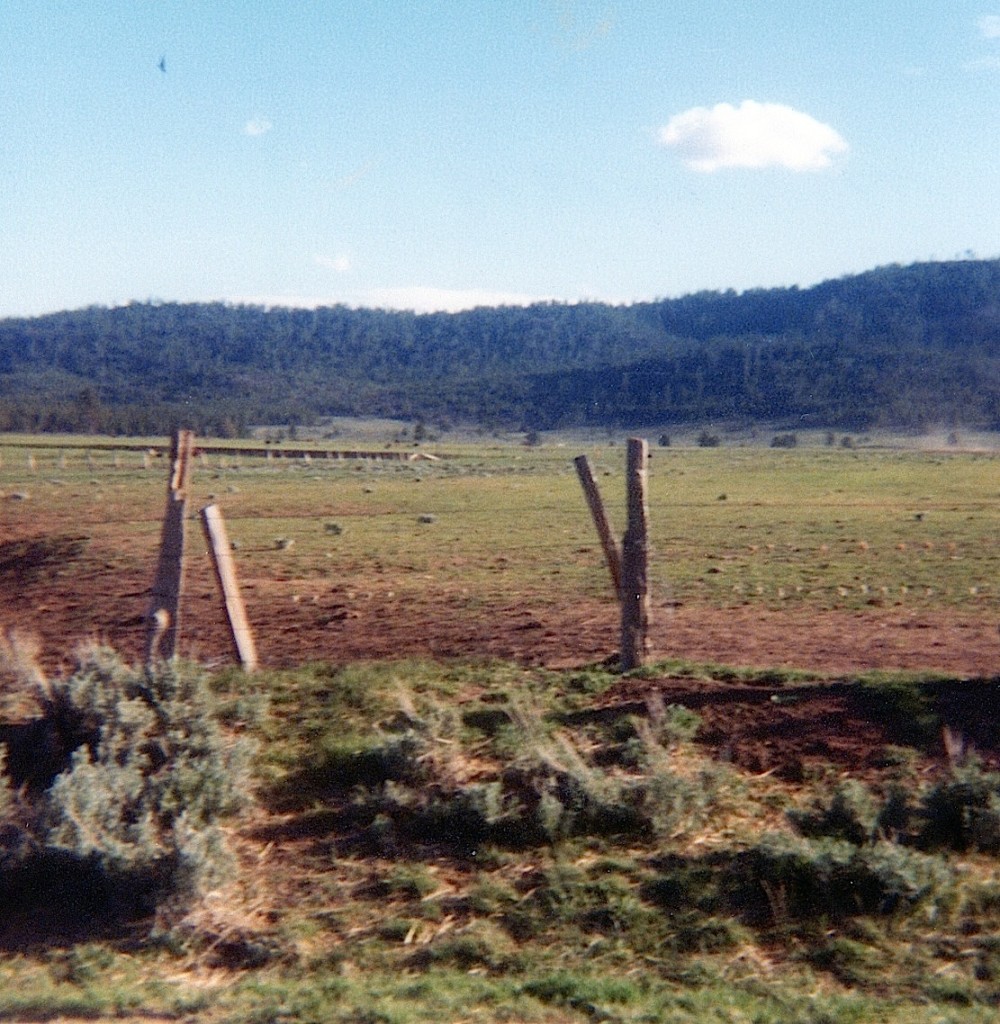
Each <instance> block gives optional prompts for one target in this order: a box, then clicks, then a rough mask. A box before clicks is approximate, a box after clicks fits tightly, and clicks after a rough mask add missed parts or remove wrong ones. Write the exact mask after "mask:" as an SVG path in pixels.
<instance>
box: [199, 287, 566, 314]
mask: <svg viewBox="0 0 1000 1024" xmlns="http://www.w3.org/2000/svg"><path fill="white" fill-rule="evenodd" d="M204 301H221V302H231V303H234V304H237V305H249V306H266V307H269V308H273V307H283V308H292V309H316V308H318V307H320V306H337V305H344V306H352V307H355V308H367V309H405V310H412V311H413V312H415V313H458V312H460V311H461V310H464V309H475V308H476V307H477V306H530V305H531V304H532V303H535V302H550V301H554V300H553V297H552V296H544V295H525V294H523V293H517V292H491V291H486V290H485V289H484V290H481V291H480V290H477V289H470V290H458V289H450V288H429V287H423V286H419V285H418V286H414V287H409V288H405V287H404V288H372V289H370V290H368V291H364V292H352V293H344V294H341V295H302V294H294V293H290V292H285V293H280V294H274V293H272V294H266V293H258V294H256V295H231V296H228V297H227V298H225V299H217V300H216V299H211V300H210V299H206V300H204ZM560 301H565V300H560Z"/></svg>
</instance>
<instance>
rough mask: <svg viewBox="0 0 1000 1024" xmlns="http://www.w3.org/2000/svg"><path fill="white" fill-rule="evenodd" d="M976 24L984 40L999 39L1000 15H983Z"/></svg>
mask: <svg viewBox="0 0 1000 1024" xmlns="http://www.w3.org/2000/svg"><path fill="white" fill-rule="evenodd" d="M977 24H978V25H979V34H980V35H981V36H982V37H983V38H984V39H1000V14H984V15H983V16H982V17H981V18H980V19H979V21H978V22H977Z"/></svg>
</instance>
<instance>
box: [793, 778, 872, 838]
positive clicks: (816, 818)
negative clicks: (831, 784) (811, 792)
mask: <svg viewBox="0 0 1000 1024" xmlns="http://www.w3.org/2000/svg"><path fill="white" fill-rule="evenodd" d="M788 817H789V818H790V819H791V821H792V823H793V824H794V825H795V827H796V829H798V831H799V832H800V833H801V834H802V835H804V836H808V837H810V838H817V837H820V836H826V837H828V838H830V839H843V840H846V841H847V842H849V843H854V844H856V845H861V844H864V843H870V842H872V841H873V840H874V838H875V834H876V832H877V830H878V826H879V812H878V807H877V805H876V802H875V798H874V797H873V796H872V794H871V792H870V790H869V789H868V787H867V786H865V785H864V783H862V782H858V781H857V780H856V779H845V780H844V781H842V782H841V783H839V785H838V786H837V787H836V789H835V790H834V791H833V796H832V798H831V800H830V802H829V804H826V805H824V804H822V803H817V804H816V806H815V807H814V808H813V809H811V810H808V811H800V810H792V811H789V812H788Z"/></svg>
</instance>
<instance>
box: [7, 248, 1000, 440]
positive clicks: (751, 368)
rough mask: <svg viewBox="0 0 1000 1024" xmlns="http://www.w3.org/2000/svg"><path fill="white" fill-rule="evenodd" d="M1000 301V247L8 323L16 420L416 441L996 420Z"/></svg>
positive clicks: (48, 427)
mask: <svg viewBox="0 0 1000 1024" xmlns="http://www.w3.org/2000/svg"><path fill="white" fill-rule="evenodd" d="M998 300H1000V261H995V260H991V261H977V260H962V261H955V262H951V263H925V264H917V265H913V266H909V267H899V266H893V267H883V268H880V269H878V270H874V271H871V272H869V273H866V274H861V275H858V276H855V277H849V278H843V279H841V280H838V281H827V282H824V283H823V284H820V285H817V286H815V287H813V288H809V289H802V290H800V289H798V288H790V289H771V290H755V291H748V292H744V293H743V294H740V295H738V294H736V293H735V292H724V293H719V292H703V293H700V294H698V295H689V296H686V297H683V298H680V299H673V300H662V301H657V302H648V303H636V304H634V305H631V306H619V307H610V306H606V305H602V304H599V303H579V304H574V305H563V304H558V303H539V304H537V305H534V306H530V307H526V308H515V307H506V308H499V309H488V308H481V309H476V310H470V311H467V312H463V313H456V314H446V313H433V314H424V315H418V314H415V313H410V312H391V311H386V310H372V309H348V308H346V307H343V306H333V307H328V308H324V309H315V310H302V309H263V308H259V307H252V306H227V305H224V304H221V303H211V304H201V305H182V304H177V303H132V304H130V305H128V306H123V307H117V308H113V309H107V308H101V307H90V308H88V309H83V310H77V311H73V312H62V313H56V314H52V315H48V316H43V317H37V318H33V319H7V320H3V321H0V384H2V387H0V394H2V395H3V398H2V399H0V430H13V431H87V432H94V431H99V432H106V433H119V434H123V433H128V434H152V433H159V434H162V433H167V432H169V431H170V430H172V429H173V428H175V427H176V426H178V425H180V424H184V425H187V426H191V427H193V428H194V429H195V430H197V431H198V432H199V433H202V434H214V435H217V436H223V437H231V436H236V435H240V434H242V433H244V432H246V430H247V429H248V425H249V424H252V423H284V424H290V425H292V426H294V427H298V426H306V425H309V424H310V423H312V422H314V421H315V420H316V418H317V417H320V416H326V415H392V416H396V417H399V418H403V419H407V420H411V421H416V426H415V427H414V429H413V438H414V440H415V441H417V442H418V443H419V442H420V441H421V440H422V439H425V438H426V437H427V428H426V426H425V423H426V422H431V423H443V422H454V421H457V420H462V421H477V422H479V423H482V424H484V425H487V426H494V425H505V426H508V427H515V428H518V429H521V430H523V431H525V432H527V433H528V434H529V436H533V437H534V436H537V433H538V432H539V431H542V430H547V429H550V428H555V427H565V426H577V425H603V426H620V425H625V424H635V423H640V422H645V423H651V422H656V423H661V424H667V423H676V422H700V423H710V422H721V421H728V420H734V419H740V420H744V421H745V420H766V421H771V422H780V421H785V422H788V423H792V422H794V423H795V424H796V425H799V424H802V425H816V424H823V425H828V426H833V427H839V428H841V429H846V430H860V429H867V428H868V427H870V426H873V425H877V424H892V425H901V426H908V427H913V428H920V427H922V426H925V425H928V424H932V423H949V424H952V423H963V424H968V425H970V426H971V425H975V426H980V427H987V428H993V429H997V428H1000V350H998V342H997V337H998V335H997V331H996V320H995V315H994V310H995V309H996V308H997V304H998ZM664 436H667V435H664ZM708 436H709V437H714V436H716V435H708ZM783 436H785V437H786V438H787V437H792V436H794V435H783ZM849 440H850V439H849V438H845V441H847V442H849Z"/></svg>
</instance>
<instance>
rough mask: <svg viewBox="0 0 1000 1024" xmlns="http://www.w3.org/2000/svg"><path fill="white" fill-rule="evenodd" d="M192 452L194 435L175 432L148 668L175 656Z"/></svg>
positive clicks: (148, 641)
mask: <svg viewBox="0 0 1000 1024" xmlns="http://www.w3.org/2000/svg"><path fill="white" fill-rule="evenodd" d="M193 450H194V432H193V431H191V430H179V431H177V433H176V434H174V437H173V441H172V443H171V447H170V481H169V483H168V485H167V508H166V511H165V512H164V514H163V529H162V531H161V534H160V557H159V561H158V563H157V566H156V576H155V578H154V579H153V594H152V599H151V601H150V604H149V612H148V614H147V616H146V625H147V634H146V664H147V665H151V664H153V663H154V662H156V661H159V660H168V659H171V658H173V657H174V656H175V655H176V654H177V641H178V637H179V629H180V605H181V590H182V589H183V582H184V519H185V513H186V511H187V494H188V484H189V481H190V478H191V453H192V452H193Z"/></svg>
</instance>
